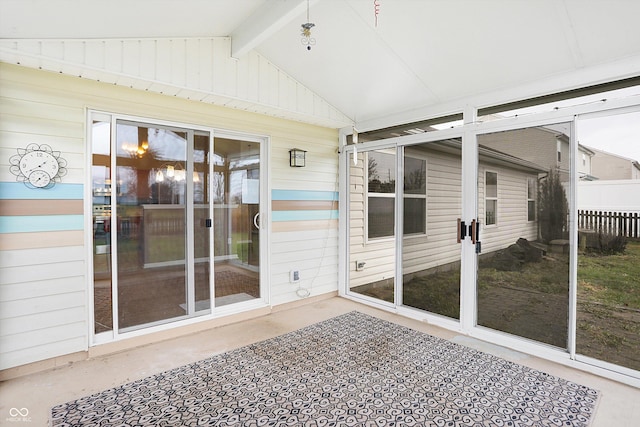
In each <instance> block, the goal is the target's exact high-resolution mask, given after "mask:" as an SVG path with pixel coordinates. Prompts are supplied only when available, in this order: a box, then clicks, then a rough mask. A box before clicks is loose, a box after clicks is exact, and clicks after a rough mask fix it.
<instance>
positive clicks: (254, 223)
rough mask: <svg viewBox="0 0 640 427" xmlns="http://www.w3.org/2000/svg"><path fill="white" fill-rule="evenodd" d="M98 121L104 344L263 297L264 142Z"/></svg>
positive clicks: (99, 303)
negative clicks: (218, 308) (120, 335)
mask: <svg viewBox="0 0 640 427" xmlns="http://www.w3.org/2000/svg"><path fill="white" fill-rule="evenodd" d="M92 117H93V120H92V132H91V140H92V163H91V170H92V210H93V214H92V223H93V272H94V286H93V299H94V305H93V306H94V307H93V308H94V309H93V313H92V314H93V320H94V325H95V327H94V334H95V335H96V337H98V338H97V341H105V340H109V339H112V338H113V337H114V336H115V335H116V334H121V333H127V332H130V331H134V330H138V329H143V328H148V327H152V326H158V325H163V324H166V323H170V322H175V321H177V320H180V319H187V318H190V317H194V316H201V315H204V314H210V313H212V310H214V309H215V308H216V307H222V306H229V305H232V304H240V303H242V302H245V301H249V300H257V299H260V298H261V296H262V292H261V287H260V268H261V262H260V259H261V253H262V252H264V247H263V245H261V241H262V242H264V239H263V238H262V235H263V234H264V233H263V230H261V228H260V222H261V220H260V206H261V202H262V201H263V199H264V197H263V196H262V195H261V193H262V185H261V182H263V180H262V179H261V152H262V150H263V148H264V143H263V142H264V140H263V139H261V138H244V137H239V136H236V135H231V136H227V137H225V136H224V134H222V133H220V134H219V136H218V135H217V136H216V137H215V138H214V133H213V131H210V130H202V129H192V128H189V127H186V126H185V127H179V126H174V125H164V124H157V123H154V124H152V123H145V122H144V121H133V120H129V119H127V120H124V119H117V118H116V117H114V116H111V115H108V114H93V115H92ZM238 309H242V307H240V308H238ZM233 310H235V308H234V309H233Z"/></svg>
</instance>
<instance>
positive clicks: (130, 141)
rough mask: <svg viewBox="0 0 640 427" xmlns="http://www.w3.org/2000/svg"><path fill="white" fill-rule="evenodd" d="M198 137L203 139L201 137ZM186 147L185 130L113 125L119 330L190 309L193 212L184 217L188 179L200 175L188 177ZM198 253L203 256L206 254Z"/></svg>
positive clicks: (189, 136)
mask: <svg viewBox="0 0 640 427" xmlns="http://www.w3.org/2000/svg"><path fill="white" fill-rule="evenodd" d="M200 136H201V138H204V139H205V140H207V141H208V139H209V138H208V135H200ZM193 145H194V132H193V131H191V130H185V129H176V128H170V127H164V126H151V125H145V124H139V123H130V122H125V121H119V122H118V123H117V126H116V153H117V154H116V169H115V171H116V173H115V181H116V189H115V190H116V212H117V217H116V223H117V243H116V247H117V252H116V253H117V288H118V298H117V301H118V324H119V328H120V331H126V330H129V329H131V328H136V327H140V326H142V325H147V326H148V325H150V324H157V323H162V322H166V321H168V320H171V319H174V318H179V317H183V316H187V315H189V314H193V313H194V312H195V307H194V291H193V289H194V286H193V280H191V281H190V280H189V278H190V277H193V276H194V271H193V270H194V269H193V264H192V263H190V262H188V261H189V260H194V259H195V254H194V248H195V247H194V244H193V241H192V239H189V236H193V235H195V233H194V232H189V229H193V227H194V222H195V221H194V216H193V214H192V216H189V215H188V212H189V211H191V210H192V209H193V210H194V211H195V209H194V196H193V194H194V185H193V184H195V183H194V181H195V180H194V179H193V178H192V177H194V176H198V178H199V175H198V174H197V173H196V174H195V175H194V171H193V161H192V160H191V159H188V158H187V153H193ZM189 157H191V156H189ZM201 163H202V162H201ZM187 177H189V179H187ZM188 184H189V185H188ZM201 205H202V204H201ZM205 213H206V212H205ZM198 215H202V212H199V213H198ZM200 243H201V242H200ZM200 246H202V245H200ZM200 252H202V248H200ZM199 255H200V257H201V258H202V255H207V254H206V253H204V254H203V253H200V254H199ZM205 258H207V257H205ZM199 279H200V282H201V283H200V284H201V286H200V287H201V288H202V287H203V286H202V285H204V287H206V288H208V285H207V281H208V278H207V277H206V275H205V276H203V275H199ZM203 280H204V283H202V281H203ZM200 308H201V309H202V308H208V307H202V306H200Z"/></svg>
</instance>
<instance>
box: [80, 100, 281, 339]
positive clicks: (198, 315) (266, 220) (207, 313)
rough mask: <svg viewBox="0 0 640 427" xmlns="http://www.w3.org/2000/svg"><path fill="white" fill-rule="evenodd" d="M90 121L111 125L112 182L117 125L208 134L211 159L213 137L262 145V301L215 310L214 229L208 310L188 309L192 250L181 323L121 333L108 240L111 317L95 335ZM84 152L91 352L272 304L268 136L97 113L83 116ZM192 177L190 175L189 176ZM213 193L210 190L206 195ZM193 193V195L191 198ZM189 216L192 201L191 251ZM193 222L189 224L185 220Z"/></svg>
mask: <svg viewBox="0 0 640 427" xmlns="http://www.w3.org/2000/svg"><path fill="white" fill-rule="evenodd" d="M94 119H97V120H101V121H104V122H107V121H108V122H109V123H110V125H109V126H110V151H111V154H110V155H111V162H110V168H111V177H115V173H116V172H115V171H116V169H115V166H116V155H115V154H114V153H115V152H114V151H113V150H114V149H115V144H116V128H117V122H118V121H127V122H131V123H137V124H144V125H152V126H154V125H155V126H161V127H169V128H176V129H180V130H183V131H185V132H187V133H188V135H190V136H191V137H193V136H194V135H195V133H196V132H207V133H208V134H209V149H210V153H213V144H214V139H215V138H216V137H228V138H231V139H237V140H239V141H240V140H247V141H252V142H257V143H259V144H260V172H259V176H260V202H259V213H260V249H259V257H260V273H259V275H260V297H259V298H256V299H254V300H251V301H246V302H241V303H236V304H230V305H227V306H222V307H219V308H216V307H215V304H214V299H215V294H214V291H215V288H214V285H215V283H214V277H215V276H214V255H213V254H214V252H213V251H214V247H213V245H214V232H215V230H214V229H213V227H210V228H208V230H209V258H210V260H209V262H210V264H211V266H210V268H209V295H210V300H211V305H210V309H209V310H201V311H195V305H194V306H193V307H191V304H189V298H190V299H193V300H194V301H195V294H194V292H195V290H194V289H192V290H191V291H192V292H191V293H189V287H190V286H195V282H194V277H193V276H194V274H193V263H194V262H195V258H194V256H195V253H193V249H192V250H191V251H187V253H186V254H185V255H186V256H185V258H186V259H185V262H186V263H187V264H188V263H191V264H192V266H191V267H190V266H189V265H187V280H188V281H191V282H189V283H190V284H189V285H188V286H187V292H188V294H187V298H188V299H187V302H188V303H187V306H188V307H189V310H188V312H187V313H186V314H185V315H184V316H181V317H179V318H176V319H173V320H171V319H169V320H168V321H166V322H165V321H162V322H157V323H158V324H149V325H148V326H143V327H141V328H136V329H135V330H130V331H125V332H122V331H120V330H119V329H120V328H119V325H118V292H117V289H118V288H117V274H116V272H117V269H116V267H117V260H116V256H115V254H117V244H118V242H117V239H116V238H112V239H111V244H112V247H111V254H112V257H111V258H112V259H111V263H110V268H111V281H112V284H111V289H112V293H111V296H112V301H111V310H112V316H113V327H112V329H111V330H110V331H107V332H102V333H95V326H94V325H95V313H94V310H95V305H94V303H95V301H94V271H93V270H94V268H93V262H92V261H91V260H93V233H92V232H91V230H93V218H92V211H93V202H92V185H91V183H92V177H91V175H92V164H93V162H92V149H93V148H92V147H93V137H92V126H91V123H92V122H93V120H94ZM86 123H87V126H86V141H87V144H86V147H87V155H86V163H85V164H86V180H85V182H87V183H89V184H88V185H86V186H85V189H84V195H85V212H86V213H85V230H89V232H86V233H85V244H86V247H87V248H88V260H89V261H88V262H87V277H88V281H87V282H88V289H87V302H88V307H89V310H88V313H87V318H88V322H87V323H88V325H87V327H88V336H89V347H93V346H96V345H100V344H107V343H112V342H117V341H121V340H124V339H129V338H134V337H139V336H143V335H147V334H150V333H154V332H160V331H165V330H170V329H173V328H176V327H180V326H186V325H190V324H195V323H199V322H203V321H206V320H211V319H216V318H219V317H223V316H228V315H233V314H237V313H241V312H245V311H248V310H252V309H259V308H264V307H267V306H268V305H269V304H270V300H271V295H270V286H269V277H270V274H269V270H270V269H269V265H270V260H269V253H270V236H271V221H270V214H269V206H270V204H271V184H270V174H269V159H270V155H271V152H270V145H271V144H270V137H269V136H266V135H258V134H253V133H250V132H239V131H229V130H224V129H217V128H213V127H209V126H202V125H197V124H193V123H186V122H174V121H169V120H158V119H154V118H152V117H144V116H132V115H128V114H118V113H112V112H106V111H101V110H93V109H87V110H86ZM191 140H192V141H191V143H190V144H189V143H188V147H189V148H188V149H187V155H186V162H187V169H186V172H185V173H187V174H189V173H191V174H193V170H194V169H193V166H194V165H193V161H194V157H193V156H194V153H193V138H191ZM208 163H209V164H208V168H209V176H212V174H213V172H214V164H213V162H212V161H211V160H209V162H208ZM189 176H191V175H189ZM193 190H194V188H193V183H192V182H190V180H187V194H192V193H193ZM210 190H211V189H210V188H209V191H210ZM189 191H191V193H189ZM213 204H214V203H213V198H212V197H209V202H208V205H209V212H210V216H211V217H212V218H213V212H214V209H213ZM115 205H116V200H115V197H112V198H111V215H112V217H111V218H112V221H114V224H115V217H116V215H117V212H116V210H115ZM193 213H194V205H193V199H191V200H188V201H187V206H186V215H187V224H186V225H185V227H186V232H185V238H186V239H191V240H187V242H188V243H189V244H191V245H190V246H193V245H192V244H193V239H194V230H193V229H192V227H188V226H187V225H188V224H189V221H193ZM189 218H191V219H189Z"/></svg>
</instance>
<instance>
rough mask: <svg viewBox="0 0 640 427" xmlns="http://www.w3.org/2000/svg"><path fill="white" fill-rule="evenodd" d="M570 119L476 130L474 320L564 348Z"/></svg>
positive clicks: (566, 304) (566, 296) (566, 321)
mask: <svg viewBox="0 0 640 427" xmlns="http://www.w3.org/2000/svg"><path fill="white" fill-rule="evenodd" d="M570 139H571V135H570V124H568V123H565V124H557V125H553V126H544V127H542V126H541V127H531V128H526V129H518V130H512V131H505V132H498V133H492V134H486V135H479V136H478V156H479V157H478V158H479V160H478V162H479V164H478V197H479V199H478V218H479V222H480V226H481V232H480V238H481V242H482V243H481V248H482V253H481V254H480V255H479V258H478V273H477V274H478V276H477V324H478V325H480V326H485V327H488V328H492V329H495V330H498V331H502V332H506V333H509V334H512V335H516V336H519V337H523V338H528V339H531V340H535V341H538V342H542V343H545V344H549V345H552V346H556V347H560V348H563V349H567V347H568V319H569V265H570V262H569V257H570V253H571V245H570V241H569V219H570V218H571V215H570V212H569V208H568V201H569V200H570V185H569V184H570V165H571V162H570Z"/></svg>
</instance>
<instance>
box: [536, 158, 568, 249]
mask: <svg viewBox="0 0 640 427" xmlns="http://www.w3.org/2000/svg"><path fill="white" fill-rule="evenodd" d="M538 200H539V204H538V223H539V227H540V237H541V238H542V240H543V241H545V242H547V243H548V242H550V241H552V240H556V239H566V238H567V233H566V232H567V230H568V228H567V215H568V212H569V205H568V203H567V196H566V194H565V192H564V188H563V187H562V183H561V182H560V177H559V176H558V173H557V172H555V171H553V169H552V170H550V171H549V175H547V177H546V178H545V179H544V181H542V184H541V185H540V190H539V192H538Z"/></svg>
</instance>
